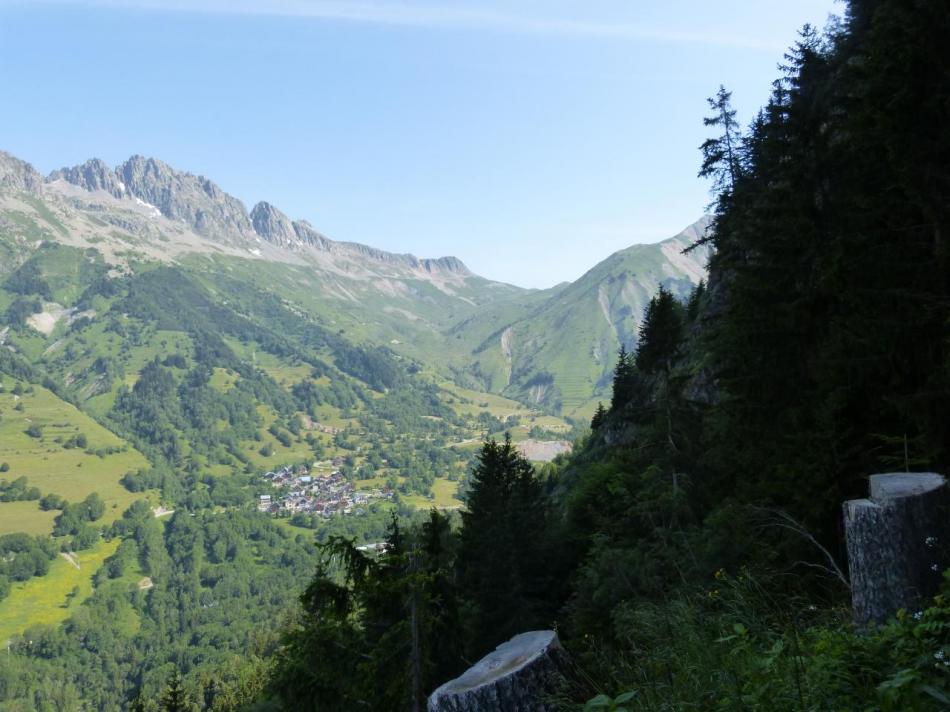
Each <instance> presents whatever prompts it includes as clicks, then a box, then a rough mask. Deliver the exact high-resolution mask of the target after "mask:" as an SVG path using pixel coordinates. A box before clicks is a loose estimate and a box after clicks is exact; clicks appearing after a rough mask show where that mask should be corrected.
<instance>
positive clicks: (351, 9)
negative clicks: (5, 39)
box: [0, 0, 783, 52]
mask: <svg viewBox="0 0 950 712" xmlns="http://www.w3.org/2000/svg"><path fill="white" fill-rule="evenodd" d="M39 3H44V4H47V5H64V6H77V7H114V8H131V9H142V10H162V11H168V12H177V13H202V14H227V15H262V16H277V17H298V18H311V19H317V20H336V21H344V22H352V23H366V24H377V25H391V26H401V27H418V28H432V29H457V30H481V31H493V32H507V33H518V34H535V35H554V36H565V37H581V38H584V37H586V38H604V39H611V38H612V39H618V40H641V41H648V42H660V43H667V44H682V45H693V46H709V47H723V48H732V49H748V50H762V51H768V52H774V51H776V50H781V49H782V48H783V45H782V43H780V42H775V41H771V40H769V39H767V38H761V37H747V36H731V35H723V34H720V33H715V32H701V31H684V30H669V29H665V28H659V27H653V26H649V25H641V24H637V23H631V22H625V21H617V22H611V21H606V20H596V21H587V20H575V19H562V18H556V17H542V16H536V15H519V14H516V13H508V12H499V11H484V10H475V9H469V8H464V7H457V6H456V7H453V6H449V5H417V4H409V3H402V2H385V3H384V2H360V1H359V0H354V1H344V0H32V1H31V2H30V3H29V4H30V5H36V4H39ZM3 4H7V5H16V4H20V5H23V4H25V3H23V2H22V0H12V1H11V0H0V5H3Z"/></svg>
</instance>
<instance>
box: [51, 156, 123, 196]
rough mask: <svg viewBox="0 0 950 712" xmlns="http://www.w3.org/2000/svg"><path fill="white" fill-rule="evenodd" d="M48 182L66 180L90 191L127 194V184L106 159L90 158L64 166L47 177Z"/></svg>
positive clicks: (118, 194) (117, 194)
mask: <svg viewBox="0 0 950 712" xmlns="http://www.w3.org/2000/svg"><path fill="white" fill-rule="evenodd" d="M46 180H47V182H50V183H51V182H53V181H56V180H64V181H66V182H67V183H72V184H73V185H77V186H79V187H80V188H83V189H84V190H88V191H96V190H103V191H105V192H106V193H109V194H110V195H113V196H115V197H116V198H121V197H123V196H124V195H125V186H124V185H123V184H122V182H121V181H119V179H118V178H117V177H116V174H115V171H113V170H112V169H111V168H110V167H109V166H108V165H106V163H105V161H102V160H100V159H98V158H90V159H89V160H88V161H86V162H85V163H83V164H82V165H79V166H72V167H69V168H68V167H63V168H60V169H59V170H56V171H53V172H52V173H50V174H49V176H48V177H47V179H46Z"/></svg>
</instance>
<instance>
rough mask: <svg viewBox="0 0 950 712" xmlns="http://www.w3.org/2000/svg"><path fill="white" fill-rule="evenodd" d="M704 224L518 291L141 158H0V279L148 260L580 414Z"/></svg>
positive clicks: (687, 263)
mask: <svg viewBox="0 0 950 712" xmlns="http://www.w3.org/2000/svg"><path fill="white" fill-rule="evenodd" d="M707 222H708V221H707V219H706V218H703V219H701V220H699V221H698V222H696V223H694V224H693V225H691V226H689V227H688V228H686V229H685V230H684V231H683V232H681V233H680V234H678V235H676V236H675V237H672V238H670V239H668V240H666V241H664V242H661V243H657V244H651V245H634V246H633V247H630V248H627V249H625V250H621V251H620V252H617V253H615V254H613V255H611V256H610V257H608V258H607V259H606V260H604V261H603V262H601V263H599V264H598V265H596V266H595V267H593V268H592V269H591V270H590V271H588V272H587V273H586V274H585V275H584V276H583V277H581V278H580V279H578V280H577V281H576V282H573V283H565V284H561V285H558V286H556V287H553V288H551V289H546V290H528V289H522V288H520V287H516V286H513V285H509V284H504V283H500V282H495V281H492V280H488V279H485V278H483V277H480V276H478V275H475V274H473V273H472V272H470V271H469V270H468V268H467V267H466V266H465V265H464V264H463V263H462V262H461V261H460V260H459V259H457V258H455V257H440V258H437V259H422V258H417V257H415V256H413V255H409V254H393V253H390V252H385V251H382V250H378V249H375V248H372V247H368V246H365V245H360V244H356V243H349V242H339V241H335V240H331V239H329V238H327V237H326V236H324V235H323V234H322V233H320V232H319V231H318V230H317V229H316V228H314V227H313V226H312V225H310V224H309V223H308V222H306V221H304V220H292V219H291V218H290V217H288V216H287V215H285V214H284V213H283V212H281V211H280V210H279V209H278V208H277V207H275V206H274V205H271V204H270V203H267V202H259V203H257V204H256V205H255V206H254V207H253V208H252V209H251V210H250V211H248V210H247V209H246V208H245V206H244V204H243V203H242V202H241V201H240V200H238V199H237V198H235V197H233V196H231V195H229V194H228V193H226V192H225V191H224V190H222V189H221V188H220V187H219V186H218V185H217V184H215V183H214V182H212V181H211V180H209V179H207V178H205V177H203V176H195V175H192V174H190V173H187V172H182V171H178V170H176V169H174V168H172V167H170V166H169V165H167V164H166V163H163V162H162V161H160V160H157V159H154V158H144V157H142V156H133V157H132V158H130V159H128V160H127V161H125V162H124V163H122V164H121V165H119V166H117V167H116V168H114V169H113V168H110V167H109V166H108V165H106V164H105V163H104V162H103V161H101V160H98V159H92V160H89V161H86V162H85V163H83V164H82V165H79V166H73V167H66V168H61V169H59V170H56V171H53V172H52V173H51V174H50V175H49V176H47V177H45V178H44V177H43V176H42V175H41V174H40V173H38V172H37V171H36V170H35V169H34V168H33V167H32V166H31V165H30V164H28V163H26V162H24V161H22V160H20V159H18V158H16V157H14V156H11V155H9V154H6V153H2V152H0V281H2V280H3V278H4V277H3V275H4V273H11V272H13V271H14V270H15V269H16V268H17V267H18V265H20V264H21V263H23V262H24V261H25V260H26V259H27V258H28V257H29V255H30V254H31V253H32V252H33V251H34V250H36V249H37V248H38V247H39V246H40V245H42V244H43V243H49V242H53V243H58V244H61V245H66V246H70V247H73V248H78V249H92V250H95V251H96V252H98V253H100V254H101V255H102V257H103V258H104V260H105V262H106V263H107V264H108V265H109V266H110V272H109V274H110V275H111V276H112V277H113V278H115V277H118V276H120V275H123V274H131V273H136V272H141V271H142V270H145V269H149V265H154V264H158V263H173V264H175V265H177V266H178V267H180V268H182V269H186V270H188V271H190V272H191V273H193V274H194V275H196V276H198V277H200V276H201V275H205V276H207V277H209V278H210V276H220V275H227V276H228V277H229V278H231V279H236V280H244V281H245V282H246V283H247V285H248V287H249V288H251V287H253V288H254V289H257V290H262V291H265V292H269V293H271V294H273V295H275V296H277V297H279V298H280V299H281V301H282V302H283V303H284V304H285V305H287V306H289V307H291V308H292V309H294V310H296V311H298V312H299V313H300V314H302V315H306V316H307V318H310V319H313V320H315V321H317V322H319V323H321V324H323V325H325V326H328V327H332V328H333V329H334V330H336V331H338V332H339V333H340V334H341V336H342V337H343V338H346V339H348V340H350V341H352V342H354V343H360V344H374V345H382V346H385V347H387V348H389V349H391V350H392V351H393V352H395V353H396V354H402V355H404V356H405V357H409V358H412V359H415V360H417V361H419V362H421V363H423V364H426V365H427V366H428V367H430V368H431V369H433V371H434V372H436V373H438V374H441V375H442V376H443V377H445V378H447V379H451V380H454V381H455V382H456V383H458V384H460V385H464V386H467V387H471V388H474V389H477V390H482V391H490V392H494V393H500V394H503V395H507V396H509V397H512V398H516V399H518V400H521V401H523V402H526V403H529V404H531V405H535V406H541V407H543V408H545V409H547V410H549V411H551V412H554V413H560V414H564V415H569V416H570V415H576V416H579V417H587V416H588V415H589V413H590V412H591V411H592V410H593V408H594V407H595V405H596V401H597V399H598V398H604V397H606V395H607V392H608V390H609V380H610V374H611V371H612V368H613V364H614V360H615V354H616V351H617V349H618V348H619V346H620V344H624V345H626V346H627V347H628V348H629V347H632V346H633V345H634V344H635V342H636V338H637V327H638V324H639V320H640V318H641V315H642V312H643V308H644V307H645V305H646V303H647V302H648V301H649V299H650V296H651V295H652V294H653V293H655V291H656V290H657V288H658V287H659V285H660V284H664V285H666V286H668V287H669V288H670V289H672V290H673V291H674V292H676V293H677V294H680V295H685V294H687V293H688V291H689V290H690V289H691V288H692V286H693V285H694V284H695V283H697V282H698V281H699V280H700V279H702V278H703V277H704V275H705V267H706V260H707V259H708V254H707V252H706V249H705V248H703V247H701V248H698V249H696V250H692V251H690V252H689V253H685V254H684V252H683V250H684V249H685V248H686V247H688V246H689V245H690V244H692V243H693V242H694V241H695V240H696V239H697V238H698V237H700V236H701V235H702V232H703V230H704V229H705V226H706V225H707ZM221 298H222V299H224V298H225V297H224V296H223V295H222V297H221ZM2 306H3V305H0V307H2ZM57 306H59V307H61V308H63V309H68V308H69V307H71V306H72V305H70V304H59V305H57ZM50 338H52V337H50Z"/></svg>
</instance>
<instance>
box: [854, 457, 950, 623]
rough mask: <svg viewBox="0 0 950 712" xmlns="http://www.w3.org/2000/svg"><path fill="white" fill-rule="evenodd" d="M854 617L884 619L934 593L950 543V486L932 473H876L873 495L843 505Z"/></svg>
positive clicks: (859, 620) (860, 620) (862, 620)
mask: <svg viewBox="0 0 950 712" xmlns="http://www.w3.org/2000/svg"><path fill="white" fill-rule="evenodd" d="M844 530H845V539H846V542H847V547H848V569H849V571H850V574H851V601H852V607H853V609H854V621H855V623H856V624H857V625H858V626H861V627H864V626H867V625H868V624H869V623H880V622H882V621H884V620H886V619H887V618H889V617H890V616H892V615H894V614H895V613H896V612H897V611H898V610H899V609H901V608H903V609H906V610H912V611H916V610H918V609H919V608H920V607H921V606H923V605H924V604H925V603H926V600H927V599H928V598H930V597H931V596H933V595H935V594H936V593H937V591H938V589H939V587H940V581H941V574H942V573H943V569H944V568H945V567H946V565H947V563H948V562H947V556H946V552H947V547H948V544H950V488H948V487H947V480H946V478H944V477H943V476H942V475H938V474H936V473H933V472H920V473H911V472H899V473H891V474H883V475H872V476H871V481H870V497H868V498H867V499H853V500H850V501H848V502H845V503H844Z"/></svg>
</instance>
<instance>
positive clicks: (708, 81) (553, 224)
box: [0, 0, 843, 287]
mask: <svg viewBox="0 0 950 712" xmlns="http://www.w3.org/2000/svg"><path fill="white" fill-rule="evenodd" d="M723 5H727V6H728V7H723ZM842 11H843V6H842V5H841V4H839V3H835V2H833V0H795V1H794V2H782V1H780V0H733V1H732V2H729V3H710V2H708V0H666V1H664V2H660V1H654V0H651V1H649V2H647V1H646V0H585V1H584V2H579V1H574V2H567V1H566V0H544V1H541V0H537V1H536V0H509V1H508V2H499V1H498V0H482V1H481V2H467V1H464V0H458V1H453V0H441V1H425V0H414V1H412V2H409V1H407V2H402V1H401V0H398V1H383V0H378V1H369V0H367V1H362V0H61V1H53V0H29V1H28V2H27V1H24V0H0V79H2V82H3V93H2V97H3V110H2V111H0V149H3V150H7V151H9V152H11V153H13V154H15V155H17V156H19V157H21V158H24V159H26V160H28V161H30V162H32V163H33V164H34V165H35V166H36V167H37V168H38V169H39V170H41V171H42V172H44V173H46V172H48V171H50V170H53V169H54V168H58V167H60V166H62V165H72V164H75V163H79V162H81V161H83V160H85V159H86V158H89V157H93V156H96V157H99V158H102V159H104V160H105V161H107V162H108V163H110V164H112V165H114V164H117V163H119V162H121V161H122V160H124V159H125V158H127V157H128V156H129V155H132V154H134V153H141V154H143V155H147V156H155V157H157V158H161V159H163V160H165V161H167V162H168V163H170V164H171V165H173V166H175V167H176V168H180V169H182V170H188V171H191V172H193V173H199V174H203V175H206V176H208V177H209V178H211V179H213V180H215V181H216V182H217V183H219V184H220V185H221V186H222V188H224V189H225V190H226V191H228V192H230V193H232V194H234V195H236V196H237V197H239V198H241V199H242V200H243V201H244V202H245V204H246V205H247V207H248V208H250V207H251V206H252V205H253V204H254V203H255V202H257V201H258V200H267V201H269V202H272V203H274V204H275V205H277V206H278V207H280V208H281V209H282V210H284V211H285V212H287V213H288V214H289V215H290V216H291V217H293V218H306V219H308V220H310V222H312V223H313V224H314V226H316V227H317V228H318V229H320V230H321V231H323V232H324V233H325V234H327V235H328V236H329V237H331V238H333V239H337V240H350V241H356V242H364V243H367V244H370V245H373V246H376V247H380V248H383V249H387V250H391V251H396V252H412V253H414V254H417V255H420V256H433V257H434V256H441V255H447V254H453V255H456V256H458V257H460V258H461V259H462V260H464V261H465V262H466V263H467V264H468V265H469V266H470V267H471V268H472V269H473V270H475V271H476V272H478V273H480V274H482V275H484V276H487V277H491V278H494V279H500V280H504V281H508V282H512V283H515V284H519V285H522V286H530V287H546V286H551V285H553V284H555V283H557V282H560V281H563V280H568V279H575V278H577V277H578V276H580V275H581V274H582V273H583V272H584V271H586V270H587V269H588V268H590V267H591V266H593V265H594V264H595V263H596V262H598V261H599V260H601V259H603V258H604V257H606V256H607V255H609V254H610V253H612V252H614V251H616V250H618V249H622V248H624V247H627V246H629V245H631V244H634V243H637V242H653V241H656V240H659V239H662V238H665V237H669V236H670V235H672V234H674V233H675V232H677V231H678V230H679V229H680V228H682V227H684V226H686V225H687V224H689V223H691V222H692V221H694V220H695V219H696V218H698V217H699V216H700V215H701V214H702V211H703V208H704V206H705V205H706V204H707V203H708V202H709V195H708V192H707V191H708V187H707V185H706V184H705V183H704V182H703V181H701V180H699V179H697V178H696V177H695V176H696V171H697V168H698V165H699V152H698V150H697V146H698V145H699V144H700V143H701V142H702V141H703V139H704V138H705V137H706V133H707V132H706V130H705V129H704V127H703V125H702V117H703V116H704V115H705V113H706V103H705V98H706V97H707V96H710V95H711V94H712V93H713V92H714V91H715V90H716V88H717V87H718V85H719V84H720V83H723V84H725V85H726V86H727V87H728V88H730V89H731V90H732V91H733V92H734V101H735V104H736V106H737V108H738V109H739V112H740V118H742V119H743V121H744V122H746V121H748V119H750V118H751V116H752V114H753V113H754V111H755V110H756V109H757V108H758V107H759V106H760V105H761V104H762V103H763V102H764V101H765V99H766V98H767V96H768V91H769V85H770V83H771V81H772V80H773V79H774V78H775V77H776V76H777V70H776V64H777V63H778V62H780V61H781V58H782V54H783V51H784V48H786V47H787V46H788V45H789V44H791V43H792V42H794V40H795V37H796V33H797V30H798V29H799V28H800V27H801V26H802V25H803V24H804V23H806V22H810V23H812V24H816V25H819V26H823V25H824V24H825V22H826V20H827V18H828V15H829V14H830V13H833V12H838V13H840V12H842Z"/></svg>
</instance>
